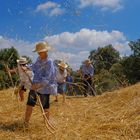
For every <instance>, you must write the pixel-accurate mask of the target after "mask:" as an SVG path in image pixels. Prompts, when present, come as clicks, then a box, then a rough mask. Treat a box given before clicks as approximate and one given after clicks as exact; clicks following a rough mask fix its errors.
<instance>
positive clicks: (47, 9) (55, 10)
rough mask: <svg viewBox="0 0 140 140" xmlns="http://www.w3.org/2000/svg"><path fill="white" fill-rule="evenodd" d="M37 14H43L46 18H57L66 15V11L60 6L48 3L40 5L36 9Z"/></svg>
mask: <svg viewBox="0 0 140 140" xmlns="http://www.w3.org/2000/svg"><path fill="white" fill-rule="evenodd" d="M36 12H42V13H43V14H45V15H46V16H56V15H61V14H63V13H64V9H62V8H61V5H60V4H57V3H55V2H51V1H48V2H46V3H42V4H39V5H38V6H37V8H36Z"/></svg>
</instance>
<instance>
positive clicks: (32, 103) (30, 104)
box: [25, 90, 37, 123]
mask: <svg viewBox="0 0 140 140" xmlns="http://www.w3.org/2000/svg"><path fill="white" fill-rule="evenodd" d="M36 100H37V98H36V94H35V91H34V90H30V92H29V95H28V100H27V105H26V111H25V123H29V120H30V118H31V115H32V111H33V107H34V106H35V104H36Z"/></svg>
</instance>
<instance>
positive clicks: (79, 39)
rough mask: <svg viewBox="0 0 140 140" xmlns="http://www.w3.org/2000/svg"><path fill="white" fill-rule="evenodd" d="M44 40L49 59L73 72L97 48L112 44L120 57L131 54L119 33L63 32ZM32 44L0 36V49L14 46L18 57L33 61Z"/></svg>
mask: <svg viewBox="0 0 140 140" xmlns="http://www.w3.org/2000/svg"><path fill="white" fill-rule="evenodd" d="M44 40H46V41H48V42H49V44H50V45H52V46H53V49H52V51H50V52H49V55H50V57H51V58H52V59H53V60H55V59H61V60H65V62H67V63H68V64H69V65H70V66H71V67H72V68H73V69H74V70H76V69H78V68H79V66H80V65H81V63H82V61H83V60H85V59H87V58H88V56H89V52H90V51H91V50H95V49H97V48H98V47H104V46H105V45H108V44H112V45H113V46H114V48H115V49H116V50H118V51H119V52H120V54H121V55H129V54H130V53H131V50H130V47H129V46H128V41H127V39H126V37H125V36H124V34H123V33H122V32H120V31H111V32H108V31H96V30H90V29H81V30H80V31H79V32H75V33H70V32H63V33H61V34H58V35H53V36H46V37H45V38H44ZM34 44H35V42H34V43H30V42H28V41H23V40H18V39H9V38H4V37H2V36H0V48H10V47H11V46H14V47H15V48H16V49H17V50H18V51H19V53H20V55H27V56H29V57H31V58H32V59H33V60H35V58H36V57H37V54H36V53H33V52H32V50H33V49H34V46H35V45H34Z"/></svg>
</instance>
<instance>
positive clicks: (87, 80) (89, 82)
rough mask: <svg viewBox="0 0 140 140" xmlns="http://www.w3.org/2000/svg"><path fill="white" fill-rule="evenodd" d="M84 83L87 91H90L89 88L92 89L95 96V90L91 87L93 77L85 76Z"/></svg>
mask: <svg viewBox="0 0 140 140" xmlns="http://www.w3.org/2000/svg"><path fill="white" fill-rule="evenodd" d="M83 83H84V88H85V91H88V89H90V91H91V94H92V95H93V96H94V92H93V91H92V89H91V87H92V78H91V77H89V78H88V79H86V78H84V81H83ZM90 86H91V87H90ZM84 95H85V96H86V92H85V93H84Z"/></svg>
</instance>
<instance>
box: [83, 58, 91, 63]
mask: <svg viewBox="0 0 140 140" xmlns="http://www.w3.org/2000/svg"><path fill="white" fill-rule="evenodd" d="M84 63H85V64H91V63H92V61H90V59H87V60H85V62H84Z"/></svg>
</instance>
